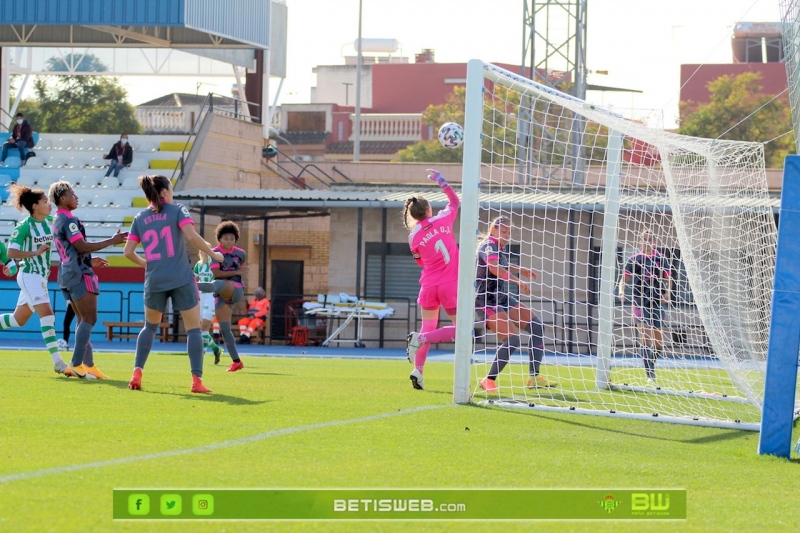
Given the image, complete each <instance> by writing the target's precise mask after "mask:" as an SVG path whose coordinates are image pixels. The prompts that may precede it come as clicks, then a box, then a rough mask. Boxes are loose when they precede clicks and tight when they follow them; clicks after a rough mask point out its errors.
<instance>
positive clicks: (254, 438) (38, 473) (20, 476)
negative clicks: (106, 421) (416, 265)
mask: <svg viewBox="0 0 800 533" xmlns="http://www.w3.org/2000/svg"><path fill="white" fill-rule="evenodd" d="M453 405H455V404H442V405H426V406H424V407H414V408H413V409H404V410H402V411H393V412H391V413H383V414H379V415H372V416H365V417H363V418H353V419H350V420H334V421H331V422H321V423H319V424H310V425H308V426H298V427H294V428H283V429H276V430H273V431H267V432H265V433H258V434H256V435H251V436H249V437H242V438H239V439H233V440H226V441H223V442H217V443H214V444H206V445H205V446H198V447H196V448H187V449H184V450H170V451H166V452H160V453H149V454H146V455H137V456H134V457H120V458H118V459H109V460H107V461H96V462H94V463H86V464H82V465H70V466H59V467H58V468H47V469H44V470H35V471H33V472H19V473H17V474H10V475H7V476H0V484H2V483H10V482H11V481H22V480H27V479H34V478H37V477H44V476H50V475H55V474H63V473H65V472H75V471H77V470H89V469H91V468H103V467H106V466H116V465H122V464H126V463H134V462H138V461H151V460H153V459H164V458H166V457H176V456H179V455H189V454H193V453H205V452H210V451H213V450H218V449H220V448H229V447H231V446H239V445H242V444H250V443H253V442H258V441H262V440H266V439H271V438H273V437H282V436H284V435H291V434H293V433H299V432H301V431H312V430H315V429H326V428H330V427H335V426H343V425H346V424H358V423H360V422H372V421H374V420H381V419H384V418H393V417H395V416H402V415H408V414H413V413H419V412H422V411H429V410H431V409H440V408H442V407H451V406H453Z"/></svg>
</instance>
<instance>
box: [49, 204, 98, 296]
mask: <svg viewBox="0 0 800 533" xmlns="http://www.w3.org/2000/svg"><path fill="white" fill-rule="evenodd" d="M54 226H55V228H54V231H53V233H55V239H54V240H53V242H54V243H55V245H56V249H57V250H58V256H59V258H60V260H61V264H59V266H58V286H59V287H60V288H62V289H66V288H69V287H72V286H74V285H77V284H78V283H81V282H82V281H83V276H84V275H85V274H86V275H90V276H91V275H93V274H94V270H93V269H92V254H91V253H83V254H82V253H80V252H79V251H78V249H77V248H75V245H74V243H75V242H76V241H79V240H81V239H84V240H86V230H85V229H84V227H83V222H81V220H80V219H79V218H78V217H76V216H75V215H73V214H72V211H67V210H66V209H59V210H58V211H57V212H56V220H55V224H54Z"/></svg>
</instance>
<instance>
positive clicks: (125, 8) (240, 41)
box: [0, 0, 286, 53]
mask: <svg viewBox="0 0 800 533" xmlns="http://www.w3.org/2000/svg"><path fill="white" fill-rule="evenodd" d="M269 7H270V2H268V1H264V0H236V1H235V2H221V1H218V0H25V1H22V2H15V1H11V0H8V1H4V2H2V3H0V20H1V21H2V24H0V43H2V44H6V45H15V44H19V45H26V46H30V45H42V44H52V45H66V44H71V45H72V46H86V45H93V44H94V45H109V44H111V45H113V44H115V43H116V41H115V40H114V38H115V37H114V36H113V35H112V34H113V33H114V32H115V31H118V32H119V35H121V36H123V37H125V38H126V39H127V42H128V43H137V44H139V45H140V46H144V47H147V46H158V47H170V46H172V47H176V48H180V47H199V46H201V45H202V46H203V47H206V48H242V47H255V48H263V49H271V47H270V16H269ZM275 11H276V16H277V17H278V19H280V20H282V21H283V22H281V24H284V25H285V18H286V8H285V5H284V4H283V2H278V3H277V4H276V9H275ZM19 25H26V26H31V28H29V30H27V31H26V32H24V35H25V39H24V41H23V40H21V38H20V35H19V33H18V32H16V33H15V31H14V29H13V28H12V26H19ZM93 26H94V27H97V26H99V27H101V28H100V30H101V31H97V29H94V28H92V27H93ZM45 27H46V28H45ZM155 27H164V28H170V32H169V33H168V32H166V31H164V32H160V33H159V34H155V33H153V32H152V30H151V31H149V32H148V31H142V30H141V29H142V28H155ZM208 34H211V35H213V36H216V37H219V38H220V39H217V40H216V41H214V42H212V40H210V39H209V36H208ZM273 44H274V47H275V48H280V49H283V48H284V44H283V42H282V41H280V40H277V41H276V42H275V43H273ZM284 53H285V52H284Z"/></svg>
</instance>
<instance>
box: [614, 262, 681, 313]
mask: <svg viewBox="0 0 800 533" xmlns="http://www.w3.org/2000/svg"><path fill="white" fill-rule="evenodd" d="M623 274H624V275H625V276H626V277H629V278H632V280H631V285H632V286H633V297H634V300H635V301H636V302H637V305H644V304H643V303H642V302H643V301H644V300H648V301H650V300H655V301H658V300H661V298H662V296H664V293H665V292H666V290H667V286H668V285H667V282H666V280H668V279H669V278H670V277H671V276H672V268H671V267H670V264H669V260H668V259H667V258H666V257H665V256H664V255H663V254H662V253H661V252H659V251H658V250H653V253H652V254H651V255H645V254H644V253H643V252H638V253H635V254H633V255H632V256H631V257H630V259H628V261H627V262H626V263H625V266H624V268H623Z"/></svg>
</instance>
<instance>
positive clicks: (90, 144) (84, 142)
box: [73, 139, 94, 151]
mask: <svg viewBox="0 0 800 533" xmlns="http://www.w3.org/2000/svg"><path fill="white" fill-rule="evenodd" d="M73 149H75V150H82V151H86V150H94V141H93V140H91V139H81V140H80V141H78V142H77V143H75V146H73Z"/></svg>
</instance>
